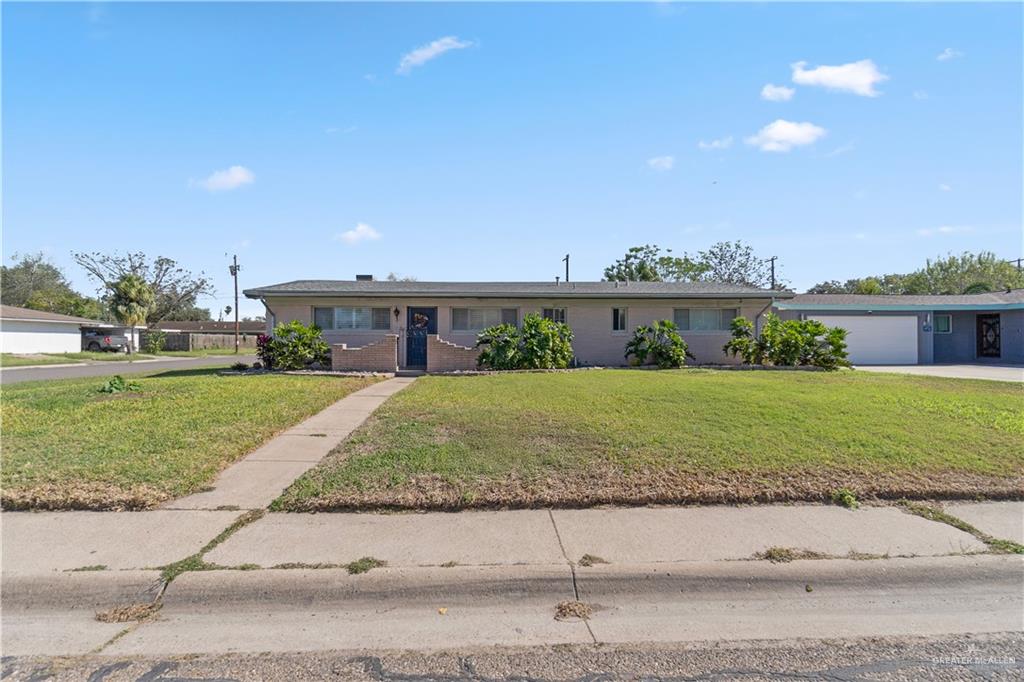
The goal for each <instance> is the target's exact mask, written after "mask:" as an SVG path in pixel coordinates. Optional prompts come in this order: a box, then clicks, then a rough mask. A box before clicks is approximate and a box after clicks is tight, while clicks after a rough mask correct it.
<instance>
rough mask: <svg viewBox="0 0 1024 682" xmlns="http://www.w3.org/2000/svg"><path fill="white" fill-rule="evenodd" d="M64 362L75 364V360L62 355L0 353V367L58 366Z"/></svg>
mask: <svg viewBox="0 0 1024 682" xmlns="http://www.w3.org/2000/svg"><path fill="white" fill-rule="evenodd" d="M66 362H67V363H71V362H77V360H76V359H74V358H67V357H64V356H63V355H44V354H42V353H0V367H31V366H33V365H60V364H63V363H66Z"/></svg>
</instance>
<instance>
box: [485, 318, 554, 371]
mask: <svg viewBox="0 0 1024 682" xmlns="http://www.w3.org/2000/svg"><path fill="white" fill-rule="evenodd" d="M476 347H477V348H481V347H482V348H483V349H482V350H481V351H480V355H479V356H478V357H477V360H476V362H477V365H479V366H480V367H486V368H488V369H564V368H566V367H568V366H569V365H570V363H572V357H573V353H572V330H571V329H569V326H568V325H566V324H564V323H562V322H554V321H552V320H549V319H547V318H544V317H541V316H540V315H538V314H536V313H530V314H529V315H527V316H525V317H524V318H523V326H522V328H521V329H520V328H518V327H516V326H515V325H514V324H499V325H495V326H493V327H488V328H487V329H484V330H483V331H481V332H480V333H479V334H478V335H477V337H476Z"/></svg>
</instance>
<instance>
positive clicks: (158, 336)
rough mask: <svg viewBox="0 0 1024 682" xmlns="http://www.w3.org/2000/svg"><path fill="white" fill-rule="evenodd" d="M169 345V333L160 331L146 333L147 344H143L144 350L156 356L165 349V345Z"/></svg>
mask: <svg viewBox="0 0 1024 682" xmlns="http://www.w3.org/2000/svg"><path fill="white" fill-rule="evenodd" d="M166 343H167V332H162V331H160V330H159V329H155V330H153V331H151V332H146V342H145V343H143V344H142V350H143V351H145V352H147V353H151V354H156V353H159V352H160V351H162V350H163V349H164V344H166Z"/></svg>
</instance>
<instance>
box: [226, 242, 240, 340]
mask: <svg viewBox="0 0 1024 682" xmlns="http://www.w3.org/2000/svg"><path fill="white" fill-rule="evenodd" d="M232 260H233V262H232V264H231V265H229V266H228V272H230V273H231V276H232V277H233V278H234V279H235V354H236V355H237V354H238V271H239V270H241V269H242V266H241V265H239V264H238V256H237V255H235V256H233V257H232Z"/></svg>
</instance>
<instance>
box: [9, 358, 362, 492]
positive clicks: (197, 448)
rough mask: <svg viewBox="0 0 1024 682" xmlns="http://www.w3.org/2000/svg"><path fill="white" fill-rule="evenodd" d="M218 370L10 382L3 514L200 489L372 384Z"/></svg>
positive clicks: (351, 380)
mask: <svg viewBox="0 0 1024 682" xmlns="http://www.w3.org/2000/svg"><path fill="white" fill-rule="evenodd" d="M216 372H217V369H216V368H209V369H193V370H176V371H164V372H160V373H156V374H153V373H150V374H142V375H133V376H132V379H133V380H135V381H137V382H138V383H139V384H140V390H138V391H131V392H125V393H117V394H103V393H99V392H98V389H99V388H100V387H101V386H102V385H103V384H104V383H105V382H106V381H107V378H106V377H93V378H88V379H73V380H63V381H38V382H28V383H24V384H16V385H14V386H9V387H8V386H5V387H4V391H3V402H2V404H0V415H2V418H3V450H2V453H0V463H2V474H0V483H2V499H3V504H4V507H5V508H51V509H52V508H56V509H60V508H97V509H104V508H106V509H110V508H143V507H149V506H153V505H154V504H157V503H159V502H160V501H162V500H165V499H169V498H172V497H178V496H181V495H186V494H189V493H192V492H196V491H198V490H200V489H202V488H203V487H204V486H207V485H209V484H210V483H211V481H212V480H213V478H214V477H215V476H216V474H217V473H218V472H219V471H220V470H221V469H223V468H224V467H225V466H227V465H228V464H230V463H232V462H234V461H235V460H237V459H238V458H239V457H241V456H242V455H244V454H245V453H247V452H249V451H251V450H253V449H254V448H256V447H257V446H259V445H260V444H261V443H263V442H264V441H266V440H267V439H269V438H270V437H271V436H273V435H274V434H276V433H277V432H279V431H281V430H283V429H285V428H287V427H289V426H291V425H293V424H295V423H297V422H299V421H301V420H302V419H303V418H305V417H307V416H309V415H311V414H314V413H316V412H318V411H319V410H321V409H323V408H324V407H326V406H327V405H330V404H331V403H333V402H334V401H336V400H338V399H340V398H342V397H344V396H345V395H347V394H348V393H350V392H351V391H353V390H356V389H358V388H362V387H364V386H367V385H369V384H370V383H372V380H365V379H355V378H345V379H342V378H337V377H317V376H287V375H260V376H246V377H241V376H218V375H217V373H216Z"/></svg>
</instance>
